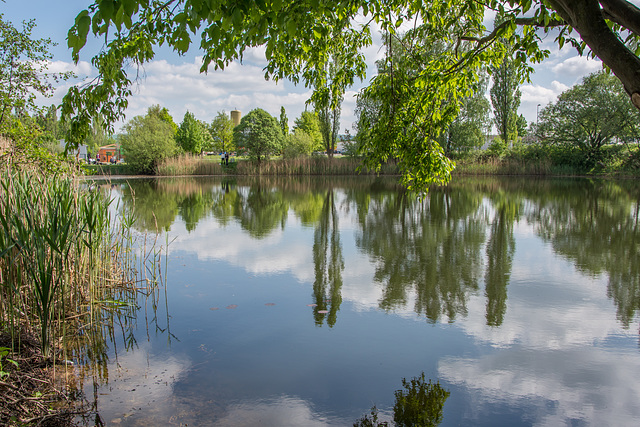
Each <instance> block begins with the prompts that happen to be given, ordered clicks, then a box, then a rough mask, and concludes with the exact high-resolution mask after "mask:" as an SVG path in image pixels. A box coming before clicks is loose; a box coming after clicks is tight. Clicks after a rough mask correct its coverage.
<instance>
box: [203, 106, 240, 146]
mask: <svg viewBox="0 0 640 427" xmlns="http://www.w3.org/2000/svg"><path fill="white" fill-rule="evenodd" d="M209 133H210V134H211V138H212V139H213V150H211V151H219V152H225V151H226V152H231V151H235V147H234V145H233V121H232V120H231V117H229V115H228V114H227V113H226V112H225V111H218V115H217V116H215V117H214V118H213V120H212V121H211V126H209Z"/></svg>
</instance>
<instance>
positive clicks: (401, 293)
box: [356, 188, 485, 322]
mask: <svg viewBox="0 0 640 427" xmlns="http://www.w3.org/2000/svg"><path fill="white" fill-rule="evenodd" d="M373 197H374V195H372V199H371V200H370V201H368V203H367V204H368V207H367V214H366V215H364V216H363V215H362V214H359V217H360V218H361V231H360V233H359V234H358V235H357V236H356V244H357V246H358V247H360V248H362V250H363V251H364V252H366V253H368V254H369V255H370V256H371V257H372V258H373V259H375V260H376V261H377V263H378V265H377V267H376V272H375V280H376V281H377V282H379V283H382V284H383V285H384V291H383V297H382V300H381V301H380V306H381V307H382V308H384V309H387V310H389V309H393V308H395V307H399V306H404V305H405V304H406V303H407V302H408V296H409V293H410V292H411V291H413V292H415V295H416V302H415V308H414V310H415V311H416V312H417V313H420V314H424V315H425V316H426V317H427V318H428V319H429V320H430V321H432V322H436V321H437V320H438V319H439V318H440V316H441V315H442V314H444V315H446V316H447V317H448V319H449V321H453V320H454V319H455V317H456V316H457V315H459V314H466V312H467V307H466V304H467V294H468V293H469V292H470V291H474V290H476V289H478V281H479V277H480V274H481V271H482V254H481V248H482V245H483V243H484V236H485V232H484V230H485V223H484V218H485V213H484V210H483V209H480V207H481V200H482V197H481V195H480V194H479V193H475V192H469V191H466V190H460V189H456V188H437V189H432V190H431V192H430V193H429V195H428V198H426V199H425V200H423V201H420V200H417V199H415V197H413V196H411V195H408V194H406V193H403V192H395V193H386V194H382V193H381V194H380V195H379V196H377V197H375V199H373ZM359 209H361V208H360V207H359Z"/></svg>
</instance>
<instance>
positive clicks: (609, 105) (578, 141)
mask: <svg viewBox="0 0 640 427" xmlns="http://www.w3.org/2000/svg"><path fill="white" fill-rule="evenodd" d="M536 134H537V136H538V138H540V139H541V140H542V142H543V143H547V144H549V143H553V144H566V145H570V146H575V147H576V148H577V149H579V150H581V151H582V152H583V153H584V154H585V158H586V161H587V162H588V163H590V164H593V163H595V162H596V161H598V160H600V155H601V149H602V147H603V146H604V145H606V144H610V143H612V142H613V141H614V140H616V139H617V140H618V141H621V142H628V141H637V140H638V139H640V112H638V110H637V109H636V108H633V106H632V105H631V104H630V103H629V102H627V96H626V94H625V93H624V89H623V88H622V85H621V84H620V82H619V81H618V80H617V79H616V78H615V77H613V76H611V75H610V74H607V73H604V72H598V73H594V74H590V75H588V76H586V77H585V78H584V79H583V80H582V83H581V84H578V85H575V86H574V87H572V88H571V89H568V90H566V91H564V92H563V93H561V94H560V96H558V100H557V101H556V102H554V103H552V104H549V105H548V106H546V107H545V108H544V109H543V110H542V111H540V119H539V124H538V126H537V129H536Z"/></svg>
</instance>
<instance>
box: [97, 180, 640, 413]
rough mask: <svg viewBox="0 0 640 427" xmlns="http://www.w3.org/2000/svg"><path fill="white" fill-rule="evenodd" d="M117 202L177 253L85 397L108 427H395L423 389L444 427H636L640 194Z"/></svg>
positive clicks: (237, 185)
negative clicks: (376, 423) (406, 400)
mask: <svg viewBox="0 0 640 427" xmlns="http://www.w3.org/2000/svg"><path fill="white" fill-rule="evenodd" d="M113 184H114V185H112V186H111V191H112V195H113V196H114V197H115V198H117V199H119V207H120V209H133V211H134V213H135V215H136V217H137V222H136V226H137V227H138V228H139V229H140V230H142V231H148V232H151V233H155V231H156V230H160V233H161V236H160V238H159V240H160V241H170V242H171V243H170V245H169V254H168V257H167V259H166V260H165V261H164V262H166V267H167V275H166V280H167V282H166V301H165V300H162V301H161V303H160V304H159V306H158V307H155V308H156V309H155V311H154V310H152V309H151V308H152V307H150V305H152V304H148V303H146V302H140V303H139V304H140V306H141V309H140V311H139V312H138V319H137V321H136V325H137V329H136V330H135V331H134V332H135V342H134V341H133V340H132V338H131V336H128V335H126V334H124V333H123V334H121V335H122V337H121V338H118V339H116V341H115V342H112V343H110V345H109V351H108V358H109V361H108V364H107V366H106V369H105V370H104V371H103V372H102V373H101V375H100V380H99V381H98V382H97V383H96V384H94V383H93V382H88V383H87V385H86V386H85V393H86V395H87V397H88V398H90V399H93V398H97V405H98V406H97V409H98V412H99V413H100V416H101V418H102V419H103V420H104V421H105V422H106V423H107V424H108V425H129V426H138V425H141V426H142V425H187V424H188V425H189V426H248V425H260V426H289V425H290V426H350V425H352V424H353V423H354V422H356V421H357V420H358V419H360V418H361V417H362V416H363V415H365V414H368V413H369V411H370V408H371V407H372V406H373V405H376V407H377V408H378V410H379V411H380V418H381V419H382V420H392V418H393V406H394V402H395V396H394V392H395V391H396V390H400V389H402V379H403V378H406V379H407V380H409V379H411V378H413V377H418V376H420V375H421V374H422V373H424V376H425V378H426V379H427V380H429V379H430V380H432V381H433V382H434V383H435V382H439V384H440V386H441V387H442V388H443V389H444V390H446V391H447V392H448V394H445V396H444V398H443V399H444V402H440V403H444V405H443V406H442V413H441V419H442V423H441V425H443V426H450V425H451V426H452V425H478V426H483V425H486V426H498V425H505V426H515V425H536V426H539V425H545V426H547V425H596V426H605V425H611V426H623V425H639V424H640V381H639V379H640V350H639V336H638V331H639V328H638V326H639V325H638V310H639V309H640V231H639V230H638V225H639V224H638V221H639V219H640V218H639V210H640V203H639V202H640V185H638V184H637V183H635V182H633V181H621V182H615V181H594V180H582V179H577V180H569V179H562V180H538V179H520V178H517V179H516V178H511V179H505V180H498V179H477V178H474V179H470V178H456V179H455V180H454V182H453V183H452V184H451V185H450V186H449V187H447V188H440V189H433V190H432V191H431V192H430V194H429V195H428V197H426V198H425V199H424V200H417V199H416V198H414V197H413V196H411V195H408V194H405V193H404V192H403V191H402V189H401V188H400V187H398V186H397V185H396V184H394V183H393V182H389V181H383V180H375V179H371V178H358V179H339V178H331V179H329V178H322V179H309V178H304V179H294V178H290V179H283V180H275V179H262V180H258V179H252V180H250V179H238V180H233V181H221V180H220V179H194V178H185V179H160V180H133V181H131V182H129V183H126V182H124V181H114V182H113ZM134 196H135V197H134ZM134 199H135V202H134ZM165 302H166V305H165ZM145 310H146V311H145ZM145 313H146V316H145ZM154 315H155V316H156V318H155V320H154V319H153V316H154ZM94 386H95V387H94Z"/></svg>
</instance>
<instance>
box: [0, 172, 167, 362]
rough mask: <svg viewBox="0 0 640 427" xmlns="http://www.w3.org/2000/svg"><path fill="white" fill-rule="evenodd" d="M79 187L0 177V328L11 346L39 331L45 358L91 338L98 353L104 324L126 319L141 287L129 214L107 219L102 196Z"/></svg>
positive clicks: (24, 176)
mask: <svg viewBox="0 0 640 427" xmlns="http://www.w3.org/2000/svg"><path fill="white" fill-rule="evenodd" d="M82 187H83V186H81V185H78V182H76V181H74V180H73V178H71V177H56V176H47V175H45V174H41V173H34V172H33V171H31V172H29V173H27V172H17V171H11V170H5V171H3V172H1V173H0V309H1V311H2V312H1V314H0V328H1V329H2V330H4V331H9V332H10V333H11V336H12V337H13V338H14V339H15V338H16V337H18V336H19V334H20V332H21V331H22V330H24V329H26V330H31V329H34V330H38V331H39V332H38V334H39V338H40V344H41V348H42V352H43V355H45V357H48V356H50V355H51V354H52V353H51V351H52V350H53V349H56V348H58V347H59V346H56V344H59V343H60V342H61V341H60V340H61V339H62V338H64V336H65V335H67V334H69V335H74V334H78V333H80V334H85V335H86V332H88V331H89V330H92V331H93V332H92V333H93V334H94V335H95V336H93V339H94V340H95V342H94V343H93V345H94V346H98V347H99V346H101V345H102V346H103V345H104V338H105V337H104V336H103V335H104V334H103V332H105V331H104V330H101V329H102V328H103V327H104V325H107V324H108V321H105V320H106V319H105V316H106V317H109V316H112V318H111V320H113V318H114V317H113V316H119V315H120V314H121V313H122V312H123V309H128V310H129V311H132V310H133V307H135V298H136V294H137V292H138V286H139V283H140V281H144V282H147V279H146V278H145V277H142V278H141V276H140V275H139V274H138V271H140V270H138V269H137V267H136V265H134V263H136V262H137V260H136V259H135V258H136V257H137V255H136V254H135V253H134V252H135V251H134V249H133V246H134V242H133V237H132V229H131V226H132V224H133V221H134V219H133V216H132V214H131V213H130V212H129V213H124V214H123V215H121V216H119V217H118V218H117V219H114V218H112V217H111V214H110V210H111V208H112V206H111V204H112V200H111V199H110V197H109V195H108V193H106V192H103V191H100V189H98V188H95V189H93V190H92V191H89V190H88V189H86V188H85V189H83V188H82ZM84 187H87V186H84ZM116 210H117V208H116ZM155 251H156V252H157V251H158V249H157V248H156V249H155ZM155 256H156V255H154V257H155ZM147 258H148V256H147ZM154 259H155V258H154ZM154 269H155V264H154ZM154 273H155V270H154ZM152 282H153V283H157V279H155V278H154V279H153V281H152ZM145 286H147V285H145ZM147 287H148V286H147ZM129 314H131V313H129Z"/></svg>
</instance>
